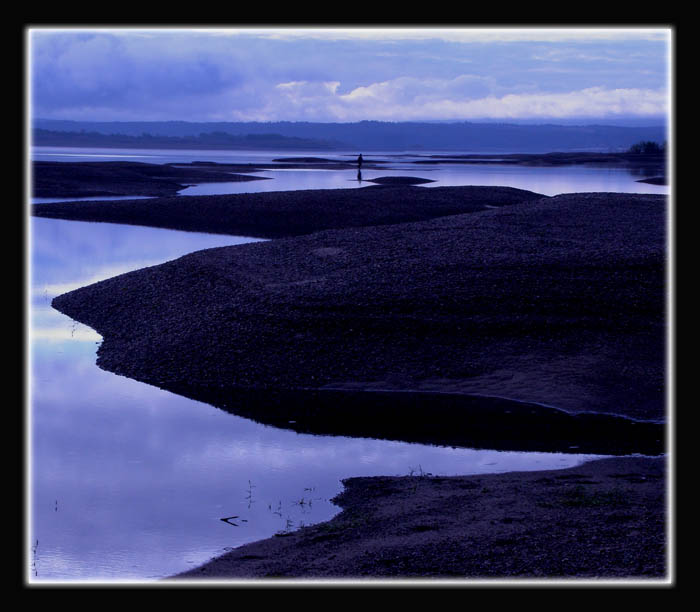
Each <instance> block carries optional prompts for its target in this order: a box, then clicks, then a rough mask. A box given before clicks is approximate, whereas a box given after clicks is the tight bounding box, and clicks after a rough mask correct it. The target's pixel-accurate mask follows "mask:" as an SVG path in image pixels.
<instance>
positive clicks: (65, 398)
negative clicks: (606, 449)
mask: <svg viewBox="0 0 700 612" xmlns="http://www.w3.org/2000/svg"><path fill="white" fill-rule="evenodd" d="M195 153H196V156H194V157H189V158H187V159H188V160H190V161H193V160H196V159H203V157H202V152H195ZM83 154H85V155H88V156H89V157H90V159H95V157H94V155H92V153H90V152H87V153H84V152H83ZM109 154H110V155H114V152H113V151H110V152H109ZM139 154H142V152H139ZM164 155H165V154H164ZM167 155H168V156H170V157H169V158H167V159H171V158H172V156H173V152H167ZM256 155H257V154H256ZM265 155H266V156H267V157H270V155H269V154H265ZM283 155H288V154H281V155H279V156H283ZM267 157H266V159H267ZM63 158H64V159H65V156H64V157H63ZM149 159H151V161H152V158H149ZM163 159H165V157H163ZM207 159H209V158H207ZM176 161H177V160H176ZM179 161H182V158H179ZM214 161H221V160H220V159H214ZM238 161H242V160H238ZM248 161H251V158H250V157H247V158H246V162H248ZM157 163H161V162H157ZM413 170H414V171H412V172H411V175H414V176H425V177H429V176H435V177H440V180H441V181H458V180H466V179H465V178H464V177H465V170H466V168H465V167H464V166H460V167H458V168H455V173H456V174H455V175H453V176H452V178H450V177H451V175H450V172H451V170H450V169H449V168H444V167H442V166H440V167H439V169H436V170H430V173H429V172H428V171H424V170H422V169H421V171H420V172H415V169H413ZM474 170H478V171H479V172H480V176H481V177H482V179H481V180H484V181H485V180H487V179H486V178H485V177H487V176H489V173H490V172H491V173H492V174H491V179H488V180H493V183H481V184H497V185H510V186H516V187H520V188H525V189H532V190H533V191H538V192H540V193H545V189H543V188H542V186H544V183H542V182H540V183H538V184H539V185H540V187H537V188H536V187H534V186H533V185H530V186H523V185H524V183H527V181H535V180H537V181H542V179H541V178H537V179H535V178H532V177H530V178H529V179H528V178H527V173H528V172H529V173H532V170H533V169H531V168H528V169H526V170H527V172H525V173H522V172H520V170H525V169H515V168H512V167H505V168H499V167H494V168H492V169H490V170H489V169H485V168H484V167H483V166H477V167H474ZM514 170H516V171H515V172H513V171H514ZM579 170H580V168H575V169H571V171H570V172H569V174H568V178H567V176H566V173H563V174H560V175H559V177H558V178H556V179H555V178H554V176H553V175H552V174H550V175H549V176H550V178H548V179H547V185H549V188H554V186H555V185H558V184H559V183H557V181H562V183H561V185H563V186H565V187H567V188H564V189H561V190H560V191H559V192H573V191H586V190H590V191H598V190H601V191H615V190H616V191H624V190H632V188H633V187H636V188H637V190H638V191H640V192H641V191H645V192H657V193H658V192H659V191H654V190H653V189H654V188H655V189H657V190H658V187H656V186H651V185H644V184H642V183H635V182H634V179H633V178H630V177H629V176H627V177H624V176H622V175H620V173H610V172H608V171H607V170H603V171H601V172H599V173H598V175H597V178H594V176H593V174H591V173H588V172H579ZM557 171H561V169H557ZM324 172H326V173H329V171H314V172H294V171H286V172H277V173H275V178H274V179H273V180H269V181H256V182H253V183H232V184H231V185H233V186H235V187H236V188H237V189H243V188H249V187H250V186H251V185H255V186H257V185H261V186H262V185H269V184H276V185H278V187H277V189H288V188H297V189H298V188H335V187H338V186H347V184H353V181H352V180H351V179H349V178H348V177H349V176H352V171H350V172H345V173H342V172H340V173H336V172H335V171H332V172H330V175H329V174H326V175H324V174H323V173H324ZM392 172H395V173H396V174H402V175H405V174H407V171H406V169H404V168H398V169H396V170H395V171H392ZM460 173H461V174H460ZM499 173H506V174H507V175H508V176H507V177H504V176H503V175H502V174H501V175H499ZM387 174H389V172H387V171H386V170H382V171H380V172H378V173H377V176H379V175H382V176H386V175H387ZM457 174H459V177H461V178H459V177H458V178H454V176H457ZM611 174H612V175H614V176H611ZM336 175H341V176H336ZM305 176H306V177H315V178H313V179H309V182H304V181H305V179H304V178H303V177H305ZM284 177H289V178H284ZM506 178H508V179H509V180H505V179H506ZM501 179H503V180H501ZM287 180H289V181H290V182H289V183H285V181H287ZM341 183H342V184H341ZM355 183H356V181H355ZM456 184H465V183H456ZM472 184H476V183H472ZM279 185H285V186H284V187H280V186H279ZM289 185H296V187H290V186H289ZM594 185H621V186H623V187H624V186H625V185H626V187H627V189H621V188H619V187H618V188H613V187H607V188H605V189H598V188H593V186H594ZM586 186H588V187H591V189H584V187H586ZM557 188H558V187H557ZM647 188H652V189H649V191H646V189H647ZM183 197H184V196H183ZM30 226H31V236H30V239H31V280H30V283H29V290H30V292H31V296H30V304H31V327H30V330H29V331H30V361H31V364H30V368H31V370H30V371H31V376H30V389H29V391H30V400H29V403H30V410H29V416H30V425H31V426H30V430H29V435H30V445H29V448H30V449H31V450H30V455H29V457H28V459H29V462H30V470H29V474H28V477H29V482H30V486H29V487H28V496H29V498H30V499H29V508H30V511H31V521H30V528H29V530H28V534H27V547H28V550H29V553H28V565H29V567H28V570H27V571H28V577H29V579H30V580H32V581H50V582H53V581H59V582H63V581H73V580H78V581H98V582H105V581H142V580H146V581H148V580H153V579H157V578H161V577H165V576H168V575H172V574H173V573H176V572H179V571H183V570H185V569H188V568H190V567H193V566H194V565H197V564H200V563H202V562H204V561H206V560H208V559H210V558H211V557H213V556H215V555H218V554H221V553H223V552H225V551H226V550H227V549H228V548H231V547H235V546H239V545H241V544H244V543H246V542H251V541H254V540H258V539H261V538H265V537H269V536H271V535H273V534H275V533H277V532H281V531H285V530H289V529H296V528H298V527H299V526H301V525H305V524H306V525H308V524H312V523H315V522H319V521H324V520H328V519H329V518H331V517H332V516H333V515H334V514H336V513H337V512H338V511H339V509H338V508H337V507H336V506H335V505H333V504H332V503H331V502H330V499H331V498H332V497H333V496H334V495H336V494H337V493H339V492H340V491H341V490H342V483H341V480H342V479H343V478H347V477H351V476H363V475H407V474H411V473H432V474H443V475H455V474H478V473H489V472H503V471H510V470H539V469H551V468H559V467H568V466H572V465H576V464H579V463H581V462H582V461H584V460H586V459H589V458H592V456H590V455H586V456H583V455H570V454H556V453H515V452H499V451H488V450H472V449H453V448H443V447H436V446H425V445H419V444H406V443H401V442H390V441H378V440H370V439H355V438H345V437H332V436H311V435H303V434H297V433H295V432H291V431H285V430H281V429H277V428H273V427H269V426H263V425H259V424H257V423H255V422H253V421H250V420H247V419H243V418H239V417H236V416H233V415H230V414H227V413H224V412H222V411H220V410H218V409H216V408H214V407H212V406H210V405H208V404H204V403H200V402H195V401H193V400H189V399H186V398H183V397H180V396H177V395H174V394H172V393H169V392H166V391H163V390H160V389H157V388H155V387H151V386H149V385H145V384H142V383H138V382H136V381H133V380H131V379H129V378H125V377H122V376H117V375H114V374H111V373H108V372H105V371H103V370H100V369H99V368H97V366H96V365H95V351H96V349H97V346H98V344H99V342H100V341H101V338H100V336H99V335H98V334H96V333H95V332H94V331H93V330H91V329H90V328H87V327H85V326H83V325H81V324H78V323H76V322H75V321H73V320H71V319H70V318H68V317H65V316H64V315H62V314H60V313H58V312H57V311H55V310H53V309H52V308H51V306H50V303H51V299H52V298H53V297H55V296H56V295H60V294H61V293H64V292H66V291H69V290H71V289H73V288H77V287H80V286H85V285H88V284H90V283H93V282H96V281H98V280H101V279H104V278H109V277H111V276H114V275H116V274H120V273H123V272H126V271H129V270H134V269H138V268H143V267H145V266H149V265H155V264H158V263H162V262H164V261H167V260H170V259H174V258H176V257H179V256H181V255H184V254H186V253H190V252H192V251H195V250H199V249H203V248H210V247H216V246H225V245H235V244H243V243H245V242H249V241H252V240H255V239H253V238H242V237H231V236H219V235H206V234H196V233H190V232H177V231H173V230H162V229H154V228H145V227H133V226H122V225H115V224H106V223H94V224H93V223H84V222H76V221H63V220H54V219H39V218H32V219H31V224H30ZM231 516H236V517H237V518H236V519H232V520H231V522H232V523H235V524H230V523H227V522H223V521H222V520H221V519H222V518H226V517H231Z"/></svg>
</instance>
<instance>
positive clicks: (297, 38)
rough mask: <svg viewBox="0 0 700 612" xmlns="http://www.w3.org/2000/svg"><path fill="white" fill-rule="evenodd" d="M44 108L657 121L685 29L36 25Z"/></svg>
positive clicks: (76, 114) (179, 115) (161, 114)
mask: <svg viewBox="0 0 700 612" xmlns="http://www.w3.org/2000/svg"><path fill="white" fill-rule="evenodd" d="M26 33H27V43H28V44H27V49H28V52H29V68H28V70H29V74H28V78H27V83H28V86H29V88H30V92H29V94H30V98H29V99H30V101H31V103H30V104H31V113H32V116H34V117H41V118H52V119H74V120H86V121H89V120H94V121H140V120H142V121H158V120H184V121H361V120H380V121H424V120H451V121H473V120H493V121H509V120H524V119H527V120H566V119H574V118H575V119H578V118H582V119H590V120H593V119H606V120H611V119H623V118H624V119H628V118H637V119H656V118H659V117H662V116H665V115H666V114H667V113H668V111H669V107H670V99H669V96H670V93H669V92H670V83H669V79H670V76H671V72H672V71H671V69H670V66H671V64H670V61H671V59H672V58H670V55H669V54H670V51H671V49H670V42H671V37H672V36H673V30H672V28H670V27H668V26H663V25H662V26H659V27H638V28H635V27H610V28H606V27H603V26H597V27H593V28H577V27H575V28H565V27H545V28H534V27H532V28H525V29H520V28H515V27H509V28H498V29H497V28H486V27H480V28H467V27H464V28H427V27H426V28H422V27H416V28H380V27H368V28H358V27H331V28H321V27H319V28H311V27H307V28H303V27H284V26H281V27H274V28H273V27H271V28H265V27H255V28H253V27H243V28H223V27H217V28H206V27H202V28H178V29H170V28H165V27H162V28H151V29H147V28H143V29H139V28H137V27H135V26H134V27H124V28H117V27H102V28H101V27H85V28H70V27H65V28H42V27H29V28H27V31H26Z"/></svg>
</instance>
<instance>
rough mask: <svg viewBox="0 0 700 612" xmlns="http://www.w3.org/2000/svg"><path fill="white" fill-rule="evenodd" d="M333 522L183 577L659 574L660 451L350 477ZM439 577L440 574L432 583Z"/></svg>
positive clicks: (663, 549) (662, 533) (662, 554)
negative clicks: (562, 462) (482, 469)
mask: <svg viewBox="0 0 700 612" xmlns="http://www.w3.org/2000/svg"><path fill="white" fill-rule="evenodd" d="M343 484H344V486H345V489H344V491H343V492H342V493H341V494H340V495H339V496H338V497H337V498H336V499H335V500H334V501H335V502H336V503H337V504H338V505H339V506H341V507H342V509H343V511H342V512H341V513H340V514H338V515H337V516H336V517H334V518H333V519H332V520H331V521H328V522H325V523H321V524H319V525H314V526H311V527H304V528H302V529H299V530H297V531H294V532H292V533H285V532H281V533H280V534H278V535H277V536H275V537H272V538H269V539H267V540H262V541H259V542H254V543H252V544H247V545H244V546H241V547H239V548H236V549H234V550H233V551H231V552H229V553H226V554H225V555H222V556H221V557H218V558H216V559H213V560H212V561H210V562H208V563H206V564H204V565H203V566H201V567H198V568H195V569H192V570H190V571H187V572H185V573H183V574H180V575H179V576H176V577H175V578H174V579H175V580H202V579H209V580H216V579H219V580H221V579H224V580H232V579H237V578H238V579H244V580H250V579H257V580H267V581H268V582H269V581H270V580H274V579H284V578H286V579H301V580H303V579H326V580H327V579H341V580H347V579H355V580H372V579H377V578H385V579H386V578H388V579H392V580H399V581H400V580H402V579H412V580H426V584H431V582H430V581H435V580H440V579H447V580H450V581H456V580H463V581H465V583H468V582H469V580H474V579H497V578H501V579H502V578H506V579H531V580H532V579H534V580H538V579H540V580H543V583H546V580H547V579H552V578H560V579H566V580H572V579H574V580H576V579H589V580H590V581H591V582H592V583H595V581H599V580H600V579H605V578H608V579H610V578H612V579H628V580H652V581H653V580H657V581H658V580H659V579H662V578H664V577H665V575H666V572H667V571H668V567H667V564H666V560H667V556H668V549H667V546H668V542H667V539H666V524H665V507H666V503H665V494H664V490H665V465H664V460H663V459H650V458H616V459H605V460H602V461H594V462H591V463H587V464H584V465H582V466H579V467H576V468H573V469H567V470H557V471H547V472H511V473H507V474H492V475H480V476H465V477H449V478H448V477H427V476H405V477H376V478H351V479H349V480H345V481H344V483H343ZM432 584H434V582H432Z"/></svg>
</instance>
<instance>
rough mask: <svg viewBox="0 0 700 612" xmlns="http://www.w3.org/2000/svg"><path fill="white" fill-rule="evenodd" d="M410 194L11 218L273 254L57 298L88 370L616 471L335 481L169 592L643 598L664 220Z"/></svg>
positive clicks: (646, 202) (633, 206) (598, 203)
mask: <svg viewBox="0 0 700 612" xmlns="http://www.w3.org/2000/svg"><path fill="white" fill-rule="evenodd" d="M191 171H192V169H188V170H187V172H191ZM414 178H415V177H414ZM418 178H420V177H418ZM158 180H160V179H158ZM416 182H417V181H408V180H405V179H404V180H401V181H386V183H385V184H382V181H378V184H377V185H375V186H372V187H366V188H363V189H334V190H313V191H295V192H269V193H258V194H239V195H221V196H192V197H187V198H182V197H175V196H167V197H154V198H152V199H149V200H121V201H107V202H63V203H52V204H37V205H34V206H33V208H32V214H33V215H36V216H44V217H52V218H61V219H76V220H87V221H99V222H113V223H129V224H141V225H150V226H155V227H168V228H172V229H181V230H188V231H206V232H212V233H229V234H238V235H248V236H257V237H265V238H272V240H269V241H266V242H258V243H254V244H246V245H239V246H234V247H222V248H215V249H208V250H205V251H199V252H195V253H191V254H189V255H186V256H184V257H181V258H179V259H176V260H173V261H170V262H166V263H164V264H161V265H157V266H152V267H149V268H144V269H141V270H137V271H135V272H130V273H127V274H123V275H120V276H117V277H114V278H111V279H108V280H105V281H102V282H99V283H96V284H93V285H89V286H87V287H83V288H80V289H77V290H75V291H71V292H70V293H66V294H64V295H61V296H59V297H57V298H55V299H54V300H53V306H54V308H56V309H57V310H59V311H60V312H63V313H64V314H67V315H68V316H70V317H71V318H73V319H75V320H77V321H80V322H82V323H85V324H86V325H88V326H90V327H91V328H93V329H95V330H96V331H97V332H98V333H99V334H100V335H101V336H102V337H103V339H104V340H103V342H102V344H101V345H100V348H99V350H98V365H99V366H100V367H101V368H103V369H105V370H108V371H110V372H114V373H117V374H120V375H124V376H128V377H130V378H133V379H136V380H139V381H142V382H145V383H148V384H151V385H154V386H157V387H160V388H163V389H166V390H169V391H173V392H175V393H178V394H181V395H185V396H188V397H192V398H194V399H199V400H202V401H205V402H207V403H210V404H213V405H215V406H217V407H219V408H221V409H223V410H225V411H228V412H231V413H234V414H237V415H240V416H245V417H246V418H250V419H253V420H258V421H260V422H262V423H265V424H270V425H274V426H277V427H284V428H287V429H293V430H295V431H299V432H305V433H318V434H324V435H332V434H336V435H350V436H367V437H378V438H385V439H389V440H391V439H395V440H405V441H412V442H414V441H415V442H425V443H431V444H438V445H454V446H468V447H482V448H502V449H526V448H532V449H537V450H559V451H562V450H563V451H565V452H566V451H567V450H568V451H570V452H575V451H576V452H591V453H599V454H606V455H612V456H615V457H612V458H608V459H604V460H601V461H596V462H591V463H586V464H584V465H582V466H580V467H577V468H573V469H570V470H562V471H557V472H532V473H508V474H499V475H490V476H478V477H477V476H473V477H466V476H465V477H454V478H438V477H431V476H429V475H420V476H419V477H416V476H407V477H402V478H389V477H387V478H359V479H350V480H348V481H346V482H345V487H346V489H345V491H344V492H343V493H342V494H341V495H340V497H339V498H338V500H337V503H338V504H339V505H340V506H341V507H342V508H343V511H342V512H341V514H339V515H338V516H336V517H335V518H334V519H333V520H332V521H330V522H328V523H323V524H320V525H316V526H313V527H307V528H304V529H302V530H299V531H297V532H293V533H290V534H284V535H279V536H277V537H274V538H271V539H270V540H266V541H263V542H258V543H254V544H251V545H246V546H244V547H241V548H239V549H236V550H234V551H232V552H231V553H229V554H228V555H226V556H224V557H222V558H220V559H216V560H213V561H212V562H211V563H209V564H207V565H205V566H203V567H201V568H197V569H195V570H192V571H190V572H188V573H187V574H185V575H182V576H179V577H178V579H180V580H182V579H185V578H187V579H193V578H196V579H201V578H225V579H234V578H243V579H250V578H265V579H270V578H286V577H290V578H304V579H315V578H320V579H334V578H340V579H344V578H361V579H381V578H391V579H395V578H416V577H417V578H431V579H441V578H442V579H444V578H450V579H455V578H458V579H460V580H464V579H481V578H489V579H493V578H533V577H534V578H586V579H587V578H590V579H595V580H600V579H606V578H611V579H640V578H644V579H649V578H651V579H660V578H663V577H664V576H665V575H666V572H667V571H668V563H667V561H668V559H667V556H666V555H667V546H668V541H667V531H666V525H667V519H668V517H666V501H667V499H666V488H667V485H668V482H667V477H666V473H667V472H666V459H665V457H664V453H665V452H666V451H667V447H666V443H667V431H666V427H667V416H668V415H667V405H666V399H667V372H666V364H667V358H666V329H667V316H666V290H667V288H666V262H667V256H666V249H667V244H666V236H667V233H666V223H667V213H668V210H667V199H666V197H665V196H660V195H641V194H622V193H572V194H563V195H558V196H554V197H545V196H542V195H541V194H537V193H533V192H529V191H523V190H518V189H512V188H505V187H430V188H425V187H420V186H415V185H414V184H413V185H412V184H411V183H416ZM127 191H128V189H127ZM132 193H133V194H134V195H135V192H132ZM69 197H70V196H69ZM76 197H77V196H76ZM630 455H634V456H630Z"/></svg>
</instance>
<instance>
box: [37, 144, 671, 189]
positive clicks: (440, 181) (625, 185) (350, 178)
mask: <svg viewBox="0 0 700 612" xmlns="http://www.w3.org/2000/svg"><path fill="white" fill-rule="evenodd" d="M358 153H359V151H358V152H338V151H330V152H329V151H302V152H290V151H192V150H182V151H177V150H149V149H69V148H65V147H34V149H33V150H32V155H33V158H34V159H36V160H42V161H110V160H114V161H117V160H124V161H140V162H146V163H155V164H164V163H178V162H179V163H189V162H193V161H202V160H205V161H214V162H217V163H244V164H248V163H253V164H255V163H270V162H272V161H273V160H276V159H285V158H290V157H320V158H325V159H333V160H338V161H354V159H355V158H356V156H357V155H358ZM434 153H439V152H434V151H433V152H431V151H425V152H421V153H420V154H416V153H415V152H412V153H411V152H406V153H397V152H396V151H390V152H387V151H377V152H371V153H366V152H365V154H364V157H365V160H366V163H365V168H363V170H362V181H361V182H360V181H358V180H357V172H356V170H354V169H348V170H324V169H284V170H264V171H260V172H256V173H252V176H264V177H269V178H270V179H271V180H260V181H245V182H231V183H208V184H201V185H196V186H192V187H186V188H185V189H183V190H181V191H180V195H215V194H224V193H260V192H268V191H289V190H296V189H345V188H354V187H368V186H371V185H372V184H373V183H370V182H369V181H370V180H371V179H374V178H378V177H380V176H417V177H421V178H427V179H431V180H434V181H435V182H434V183H427V184H425V185H423V187H425V188H428V189H430V188H432V187H440V186H442V187H448V186H449V187H452V186H460V185H481V186H504V187H515V188H518V189H526V190H528V191H534V192H535V193H541V194H543V195H547V196H553V195H558V194H561V193H581V192H618V193H658V194H667V193H668V187H667V186H664V185H649V184H647V183H639V182H638V181H639V179H642V178H645V176H644V175H642V174H635V173H633V172H631V171H630V170H628V169H625V168H612V167H610V166H605V165H603V166H593V165H585V166H584V165H576V166H518V165H499V164H476V165H470V164H459V163H453V164H450V163H444V164H443V163H441V164H416V163H412V162H414V161H417V160H426V159H427V156H428V155H431V154H434ZM464 153H470V152H469V151H465V152H464ZM471 153H478V151H472V152H471ZM451 154H454V152H452V153H451ZM371 160H385V161H388V162H390V163H387V164H386V167H380V168H378V169H369V168H367V167H366V165H367V164H368V163H369V162H370V161H371ZM38 201H39V200H37V202H38Z"/></svg>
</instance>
